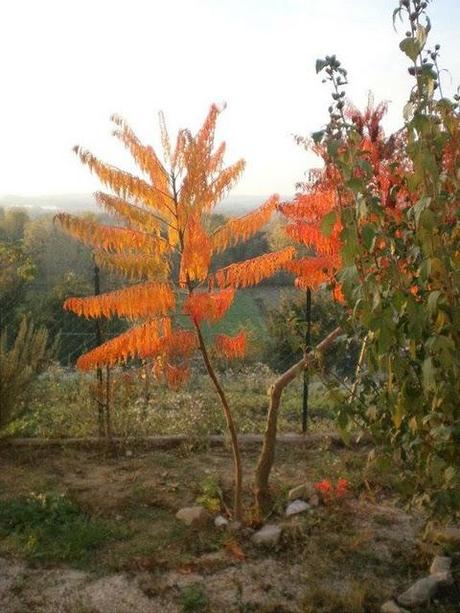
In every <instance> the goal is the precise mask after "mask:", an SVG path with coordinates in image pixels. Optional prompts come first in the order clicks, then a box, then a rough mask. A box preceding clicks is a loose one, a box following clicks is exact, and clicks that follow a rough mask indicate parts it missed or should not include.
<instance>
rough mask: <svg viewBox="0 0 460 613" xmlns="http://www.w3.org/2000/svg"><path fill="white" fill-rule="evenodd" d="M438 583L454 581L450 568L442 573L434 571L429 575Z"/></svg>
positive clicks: (450, 583) (451, 582)
mask: <svg viewBox="0 0 460 613" xmlns="http://www.w3.org/2000/svg"><path fill="white" fill-rule="evenodd" d="M431 577H433V578H434V579H436V581H437V582H438V583H439V585H452V584H453V582H454V578H453V577H452V573H451V572H450V570H447V571H444V572H442V573H435V574H433V575H431Z"/></svg>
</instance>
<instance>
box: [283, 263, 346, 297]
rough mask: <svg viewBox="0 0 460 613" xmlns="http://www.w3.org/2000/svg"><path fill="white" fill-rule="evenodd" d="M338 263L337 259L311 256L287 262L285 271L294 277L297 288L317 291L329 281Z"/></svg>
mask: <svg viewBox="0 0 460 613" xmlns="http://www.w3.org/2000/svg"><path fill="white" fill-rule="evenodd" d="M339 262H340V260H339V258H338V257H334V256H318V257H313V256H312V257H307V258H301V259H299V260H294V261H293V262H289V263H288V264H287V265H286V269H287V270H289V271H290V272H293V273H294V274H295V275H296V281H295V284H296V286H297V287H299V288H301V289H307V288H310V289H317V288H318V287H319V286H320V285H321V284H322V283H325V282H327V281H330V279H331V277H332V276H333V274H334V271H335V269H337V267H338V265H339Z"/></svg>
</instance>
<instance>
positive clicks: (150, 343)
mask: <svg viewBox="0 0 460 613" xmlns="http://www.w3.org/2000/svg"><path fill="white" fill-rule="evenodd" d="M170 332H171V321H170V319H167V318H164V319H157V320H153V321H149V322H147V323H145V324H142V325H141V326H137V327H135V328H131V329H130V330H128V331H127V332H124V333H123V334H120V335H119V336H117V337H115V338H113V339H111V340H110V341H107V342H105V343H103V344H102V345H99V347H96V348H95V349H92V350H91V351H88V353H85V354H83V355H82V356H80V357H79V358H78V360H77V368H79V369H80V370H91V369H94V368H98V367H100V366H114V365H115V364H118V363H119V362H126V361H127V360H129V359H130V358H136V357H138V358H141V359H144V358H148V357H152V356H154V355H157V354H158V352H159V351H160V350H161V339H162V337H164V336H167V335H169V334H170Z"/></svg>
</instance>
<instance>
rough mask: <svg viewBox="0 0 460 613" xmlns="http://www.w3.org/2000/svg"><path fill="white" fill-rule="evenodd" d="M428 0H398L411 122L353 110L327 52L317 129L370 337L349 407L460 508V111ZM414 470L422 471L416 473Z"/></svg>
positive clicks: (347, 290)
mask: <svg viewBox="0 0 460 613" xmlns="http://www.w3.org/2000/svg"><path fill="white" fill-rule="evenodd" d="M428 4H429V2H426V1H425V2H423V1H421V0H401V1H400V2H399V5H398V7H397V8H396V10H395V11H394V20H395V22H396V21H397V20H398V19H400V21H401V22H404V20H405V27H406V30H407V31H406V33H405V37H404V39H403V40H402V41H401V43H400V48H401V50H402V51H403V53H404V55H405V58H406V60H408V63H409V66H408V73H409V79H410V80H411V83H410V95H409V100H408V102H407V104H406V105H405V107H404V111H403V116H404V125H403V127H402V128H401V129H400V130H399V131H398V132H396V133H395V134H392V135H391V136H390V137H386V136H385V135H384V133H383V130H382V128H381V125H380V120H381V118H382V115H383V113H384V110H385V109H384V107H383V106H382V105H380V106H378V107H372V105H370V106H369V107H368V109H366V111H365V112H364V113H359V112H357V111H356V110H354V109H347V105H346V102H345V89H344V86H345V85H346V83H347V79H348V75H347V72H346V70H344V68H343V67H342V66H341V64H340V62H339V61H338V60H337V58H336V57H335V56H328V57H326V58H325V59H324V60H318V62H317V71H318V72H321V74H323V75H324V77H325V80H327V81H329V82H330V83H331V85H332V90H333V91H332V101H331V106H330V108H329V112H330V121H329V124H328V125H327V127H326V128H325V129H324V130H321V131H320V132H318V133H315V135H314V139H315V141H316V146H317V147H318V148H319V149H320V150H321V152H322V156H323V158H324V161H325V168H326V174H327V176H328V179H329V181H330V183H329V185H331V184H333V185H334V189H335V194H336V198H335V207H334V208H333V210H331V211H330V212H329V213H328V214H327V215H326V217H325V218H324V219H323V222H322V224H321V226H322V230H323V232H324V233H325V234H328V233H329V234H330V233H331V231H332V229H333V228H334V227H335V224H340V227H341V232H340V241H341V249H340V260H341V263H340V269H339V271H338V272H337V274H336V282H339V283H340V285H341V290H342V292H343V295H344V300H345V305H346V307H347V308H348V313H349V317H348V321H347V323H346V326H347V329H348V331H349V332H351V333H352V334H356V333H358V334H360V335H361V338H362V339H363V343H364V345H363V362H362V369H361V371H360V377H359V386H358V387H357V390H356V394H354V395H353V398H352V401H351V402H350V403H348V404H344V405H342V407H341V411H340V414H339V420H340V423H341V425H342V426H345V425H346V423H347V421H348V420H350V419H353V420H354V422H358V423H359V424H360V425H365V426H366V427H368V428H370V430H371V431H372V433H373V434H374V436H375V437H376V439H377V440H380V441H384V442H386V443H388V444H389V447H390V448H391V449H392V450H393V451H394V453H395V454H397V455H398V457H399V458H400V459H401V460H402V461H403V462H404V465H405V466H406V467H407V469H408V471H409V472H410V474H411V475H412V486H413V490H414V496H415V499H416V500H418V501H419V502H423V503H426V504H428V505H429V506H431V507H432V508H433V509H437V510H442V511H445V512H449V513H455V512H458V511H460V470H459V469H460V444H459V443H460V403H459V398H460V207H459V201H460V113H459V108H460V107H459V96H458V95H457V94H456V95H454V96H453V97H452V98H448V97H447V95H446V92H445V90H443V83H442V80H441V76H442V74H441V71H440V68H439V49H440V47H439V45H435V46H430V47H429V46H428V35H429V32H430V30H431V24H430V20H429V18H428V16H427V14H426V12H427V7H428ZM414 475H415V477H414Z"/></svg>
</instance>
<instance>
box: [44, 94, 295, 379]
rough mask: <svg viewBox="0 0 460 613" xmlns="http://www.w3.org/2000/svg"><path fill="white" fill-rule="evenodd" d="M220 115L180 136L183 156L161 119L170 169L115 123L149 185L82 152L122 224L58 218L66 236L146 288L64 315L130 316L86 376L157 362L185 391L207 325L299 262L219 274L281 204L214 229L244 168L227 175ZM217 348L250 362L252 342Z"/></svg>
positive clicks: (85, 360) (86, 301)
mask: <svg viewBox="0 0 460 613" xmlns="http://www.w3.org/2000/svg"><path fill="white" fill-rule="evenodd" d="M220 112H221V109H219V108H218V107H217V106H216V105H212V106H211V108H210V110H209V113H208V115H207V117H206V118H205V121H204V123H203V125H202V126H201V128H200V129H199V130H198V132H197V133H196V134H195V135H194V134H192V133H191V132H190V130H180V131H179V133H178V135H177V138H176V140H175V146H174V147H172V146H171V141H170V138H169V135H168V132H167V129H166V124H165V121H164V117H163V116H162V115H161V116H160V130H161V140H162V145H163V158H164V160H163V161H162V160H161V159H160V157H159V156H158V155H157V153H156V152H155V151H154V149H153V148H152V147H151V146H149V145H144V144H142V143H141V141H140V140H139V139H138V138H137V136H136V135H135V134H134V132H133V131H132V130H131V129H130V128H129V126H128V125H127V124H126V122H125V121H124V120H123V119H122V118H120V117H118V116H116V115H114V116H113V117H112V121H113V122H114V124H115V130H114V135H115V136H116V138H118V140H119V141H120V142H121V143H122V144H123V145H124V147H126V149H127V150H128V151H129V152H130V154H131V155H132V157H133V158H134V161H135V162H136V164H137V166H138V167H139V169H140V171H141V173H142V176H141V177H137V176H135V175H134V174H132V173H130V172H126V171H124V170H120V169H118V168H116V167H114V166H111V165H109V164H106V163H104V162H102V161H100V160H99V159H98V158H96V157H95V156H94V155H93V154H92V153H90V152H89V151H86V150H85V149H82V148H81V147H76V148H75V152H76V154H77V155H78V157H79V158H80V160H81V162H82V163H83V164H85V165H86V166H88V167H89V169H90V170H91V172H93V173H94V174H95V175H96V176H97V177H98V178H99V180H100V181H101V183H102V184H103V185H104V186H105V187H107V188H108V189H109V190H110V191H111V192H112V193H105V192H98V193H97V194H96V202H97V203H98V204H99V206H101V207H102V208H103V209H104V210H105V211H106V212H107V213H109V214H111V215H113V217H114V220H115V222H116V223H117V225H103V224H99V223H97V222H95V221H92V220H89V219H85V218H78V217H73V216H71V215H68V214H59V215H57V216H56V219H57V221H58V223H59V224H60V225H61V227H62V229H63V230H64V231H65V232H67V233H68V234H70V235H71V236H73V237H75V238H77V239H78V240H80V241H82V242H83V243H85V244H86V245H88V246H90V247H92V248H93V250H94V256H95V261H96V263H97V264H98V265H99V266H101V267H104V268H107V269H108V270H110V271H112V272H116V273H119V274H121V275H123V276H125V277H127V278H128V279H130V280H132V281H135V282H137V283H135V284H134V285H129V286H128V287H125V288H123V289H120V290H116V291H112V292H107V293H105V294H101V295H99V296H89V297H74V298H69V299H68V300H67V301H66V303H65V308H66V309H68V310H70V311H72V312H74V313H75V314H77V315H79V316H82V317H87V318H99V317H113V316H116V317H124V318H127V319H128V320H130V323H131V325H132V327H131V328H130V329H129V330H128V331H126V332H124V333H123V334H121V335H119V336H117V337H116V338H113V339H111V340H109V341H107V342H105V343H103V344H102V345H100V346H99V347H96V348H95V349H93V350H91V351H89V352H88V353H86V354H85V355H83V356H81V357H80V358H79V360H78V362H77V365H78V366H79V367H80V368H82V369H85V370H88V369H91V368H95V367H99V366H101V365H104V364H105V365H109V366H112V365H114V364H116V363H118V362H124V361H126V360H128V359H131V358H140V359H149V360H152V363H153V364H154V372H155V373H156V374H157V375H158V376H159V377H161V378H163V379H164V380H165V381H166V382H167V383H168V384H169V385H171V386H173V387H177V386H178V385H180V384H181V383H183V382H184V381H185V380H186V378H187V377H188V374H189V365H188V360H189V358H190V356H191V354H192V353H193V352H194V351H195V350H196V349H197V348H200V350H201V351H203V342H204V341H203V338H202V337H201V333H200V328H199V326H200V324H201V322H203V321H207V322H209V323H211V324H213V323H215V322H216V321H218V320H219V319H221V318H222V317H224V315H225V313H226V312H227V311H228V309H229V308H230V306H231V304H232V302H233V299H234V296H235V290H236V289H238V288H240V287H250V286H252V285H255V284H257V283H258V282H260V281H262V280H263V279H266V278H267V277H269V276H270V275H273V274H274V273H276V272H277V271H278V270H280V269H282V268H285V267H286V266H287V264H288V263H289V262H290V261H291V260H292V259H293V256H294V249H293V248H288V249H284V250H282V251H279V252H275V253H267V254H265V255H263V256H259V257H256V258H252V259H249V260H246V261H243V262H238V263H235V264H231V265H230V266H227V267H226V268H223V269H221V270H217V271H216V270H215V269H214V270H212V268H211V267H212V262H213V257H214V255H215V254H218V253H221V252H223V251H225V250H226V249H227V248H229V247H232V246H234V245H235V244H237V243H239V242H241V241H244V240H247V239H248V238H250V237H251V236H253V235H254V234H255V233H257V232H258V231H259V230H260V229H261V228H262V227H263V225H264V224H266V223H267V222H268V221H269V219H270V217H271V215H272V213H273V212H274V211H275V209H276V206H277V205H278V202H279V199H278V197H277V196H272V197H270V198H269V199H268V200H267V202H265V203H264V204H263V205H262V206H261V207H260V208H258V209H257V210H255V211H252V212H250V213H249V214H247V215H244V216H242V217H240V218H235V219H233V218H232V219H229V220H228V221H226V222H225V223H223V224H222V225H220V226H219V227H218V228H217V229H213V230H212V231H211V230H210V229H209V228H210V223H209V216H210V215H211V214H212V212H213V209H214V207H215V206H216V204H218V202H219V201H220V200H221V199H222V197H223V196H224V195H225V194H226V193H227V192H228V191H229V190H230V189H231V188H232V187H233V185H234V184H235V183H236V182H237V180H238V179H239V177H240V175H241V173H242V171H243V169H244V161H243V160H239V161H237V162H235V163H234V164H232V165H230V166H227V167H226V166H224V154H225V144H224V143H222V144H221V145H218V146H217V147H216V146H215V144H214V139H215V129H216V122H217V118H218V116H219V114H220ZM173 263H174V265H173ZM176 271H178V272H176ZM178 305H181V306H179V307H178ZM178 308H179V311H181V312H182V314H185V315H187V316H188V317H189V318H190V320H191V322H192V325H193V329H192V330H188V329H184V328H181V327H180V325H179V324H178V323H177V321H180V318H176V317H175V315H176V314H178V313H177V312H176V309H178ZM215 344H216V349H217V351H218V352H219V353H220V354H221V355H224V356H225V357H227V358H237V357H242V356H243V355H244V353H245V350H246V336H245V335H244V334H243V333H240V334H238V335H236V336H235V337H224V336H218V337H216V339H215Z"/></svg>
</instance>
